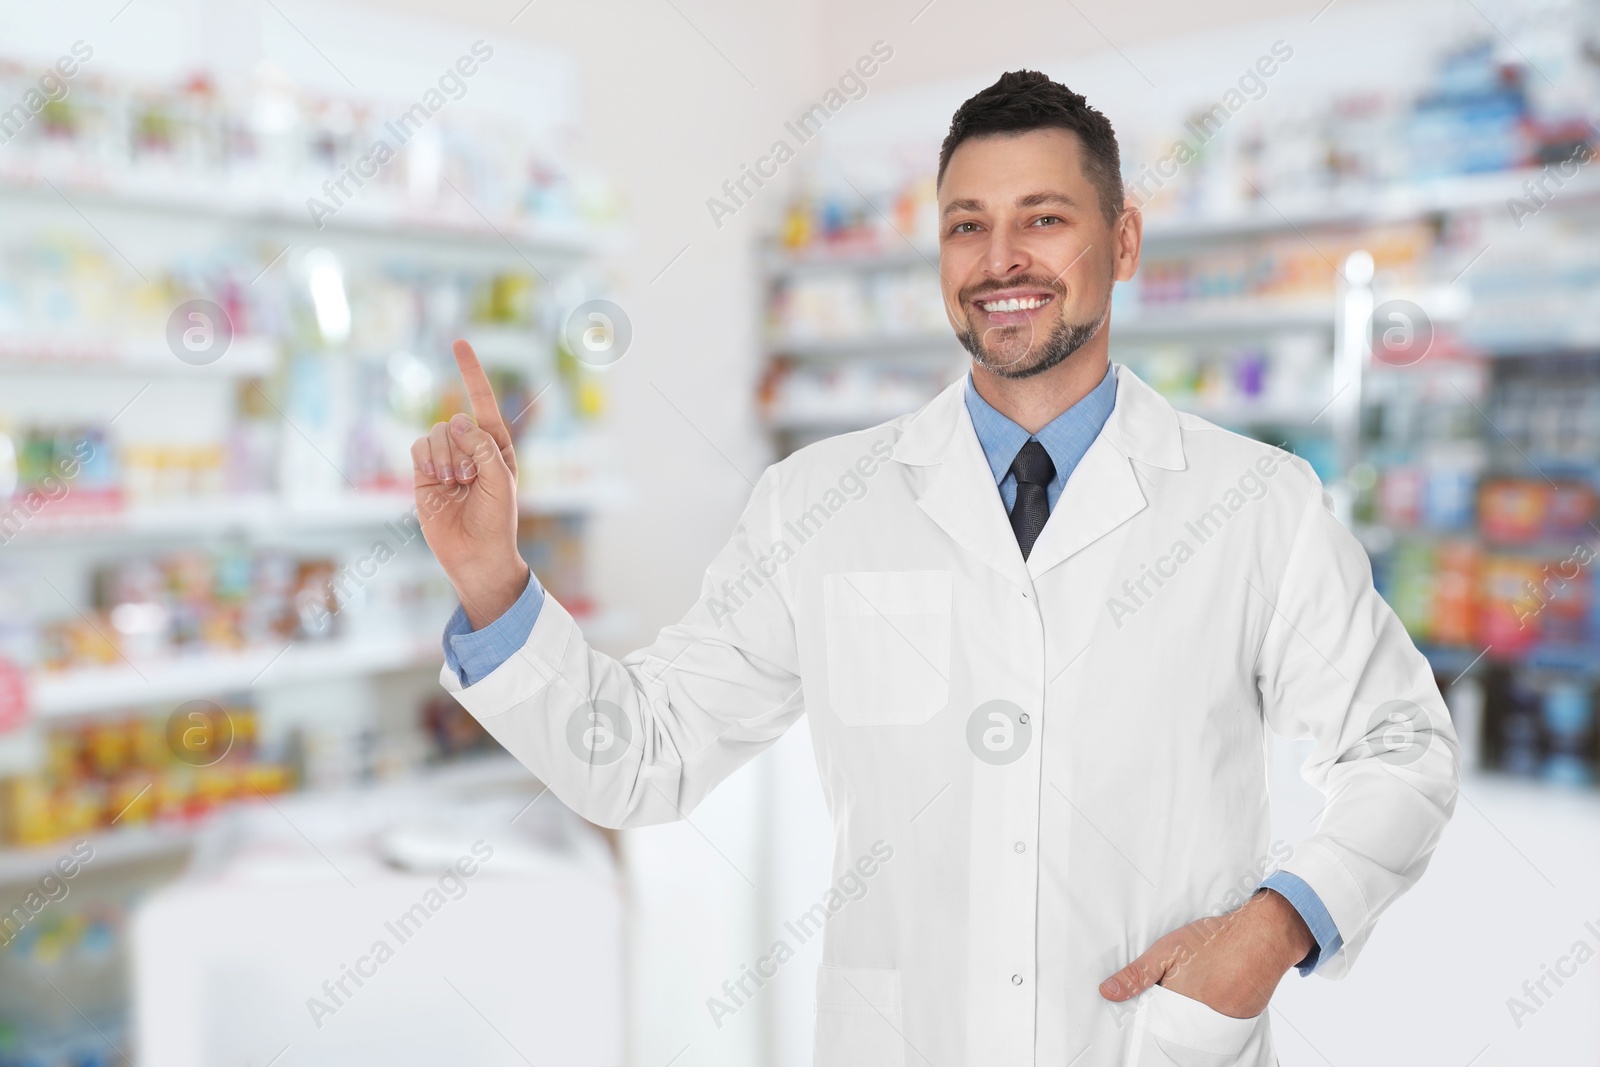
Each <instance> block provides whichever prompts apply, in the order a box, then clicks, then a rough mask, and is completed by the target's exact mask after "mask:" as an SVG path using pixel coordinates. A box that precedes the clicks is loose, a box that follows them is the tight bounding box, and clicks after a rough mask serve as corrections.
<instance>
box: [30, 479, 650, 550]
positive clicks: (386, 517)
mask: <svg viewBox="0 0 1600 1067" xmlns="http://www.w3.org/2000/svg"><path fill="white" fill-rule="evenodd" d="M627 499H628V493H627V490H626V488H625V487H624V486H623V484H622V483H620V482H617V481H605V482H595V483H592V484H584V483H573V484H569V485H559V484H552V485H548V486H543V487H538V486H536V487H534V488H533V489H532V490H530V491H527V492H524V493H523V494H522V495H521V497H520V499H519V501H518V504H519V507H520V509H521V511H522V513H523V514H524V515H568V514H586V513H589V512H594V511H600V510H604V509H607V508H613V507H616V506H618V505H620V504H622V503H623V502H625V501H626V500H627ZM71 500H72V498H71V497H70V496H68V497H65V498H64V499H63V502H62V503H61V504H60V505H52V504H47V505H46V506H45V507H44V508H43V509H41V510H40V511H39V512H38V513H37V514H35V515H33V516H32V517H31V518H30V519H29V520H28V521H26V522H25V523H22V524H21V525H20V526H18V527H17V528H16V529H15V530H14V532H11V533H10V536H9V537H8V539H7V540H6V542H5V543H6V544H8V545H18V546H36V547H37V546H50V547H53V546H55V545H59V544H61V543H63V542H66V541H93V540H107V539H120V538H126V537H164V536H178V537H190V536H208V535H213V534H220V533H231V532H237V533H249V534H260V535H285V534H296V533H309V532H322V531H340V530H360V529H363V528H367V527H391V526H392V527H393V528H394V529H395V530H396V531H397V533H398V532H400V531H402V529H403V528H404V526H405V524H407V523H413V522H415V511H416V503H415V499H414V497H413V496H412V494H411V493H409V492H372V493H352V494H350V495H348V496H343V497H330V498H328V499H325V500H302V499H296V498H293V497H284V496H282V495H280V494H276V493H254V494H235V495H222V496H215V497H199V498H191V499H175V500H165V501H152V502H150V503H141V504H135V505H132V506H129V507H125V508H98V507H84V508H78V509H76V510H74V509H73V508H71V507H70V506H69V504H68V503H67V502H68V501H71Z"/></svg>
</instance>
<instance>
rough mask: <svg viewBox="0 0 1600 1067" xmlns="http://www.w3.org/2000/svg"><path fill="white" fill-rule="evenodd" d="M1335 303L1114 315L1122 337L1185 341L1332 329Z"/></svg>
mask: <svg viewBox="0 0 1600 1067" xmlns="http://www.w3.org/2000/svg"><path fill="white" fill-rule="evenodd" d="M1334 311H1335V304H1334V301H1333V300H1332V299H1331V298H1330V299H1328V300H1325V301H1314V302H1313V301H1297V302H1292V303H1291V302H1282V303H1280V302H1275V301H1266V300H1252V301H1228V302H1223V301H1217V302H1215V303H1214V304H1213V303H1208V304H1206V305H1204V306H1200V307H1162V306H1161V305H1148V304H1147V305H1144V306H1142V307H1139V308H1138V309H1136V310H1133V311H1132V312H1131V313H1130V314H1128V315H1127V316H1126V317H1121V318H1119V317H1116V316H1115V315H1113V323H1112V325H1113V327H1114V328H1115V330H1116V336H1117V337H1118V338H1119V339H1121V338H1129V339H1133V338H1140V339H1144V338H1164V337H1173V338H1184V337H1192V336H1194V335H1196V334H1228V333H1260V332H1264V331H1269V330H1331V329H1332V328H1333V321H1334Z"/></svg>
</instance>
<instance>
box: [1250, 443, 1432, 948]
mask: <svg viewBox="0 0 1600 1067" xmlns="http://www.w3.org/2000/svg"><path fill="white" fill-rule="evenodd" d="M1297 466H1301V464H1300V463H1299V462H1297ZM1302 474H1303V475H1304V476H1305V477H1306V478H1307V479H1309V481H1310V482H1311V483H1312V485H1313V486H1314V488H1315V492H1314V493H1313V494H1312V497H1311V499H1310V500H1309V501H1308V502H1307V504H1306V506H1305V510H1304V512H1303V514H1302V516H1301V519H1300V523H1299V528H1298V530H1297V532H1296V534H1295V535H1294V542H1293V545H1292V547H1291V548H1290V551H1289V555H1288V559H1287V564H1286V566H1285V568H1284V572H1283V574H1282V577H1281V580H1280V581H1279V582H1278V584H1277V586H1276V587H1275V588H1262V589H1255V590H1253V591H1252V592H1251V593H1250V595H1251V596H1259V597H1262V598H1265V599H1266V600H1267V601H1268V605H1269V606H1268V608H1267V610H1269V611H1270V612H1271V618H1270V621H1269V622H1268V624H1267V629H1266V633H1265V636H1264V638H1263V641H1262V645H1261V649H1260V652H1259V655H1258V657H1257V675H1256V680H1257V685H1258V686H1259V689H1260V693H1261V700H1262V708H1263V712H1264V714H1265V716H1266V721H1267V724H1268V726H1269V728H1271V729H1272V730H1273V731H1274V732H1276V733H1278V734H1281V735H1283V736H1285V737H1289V738H1295V739H1305V738H1309V739H1310V740H1311V741H1312V743H1313V744H1312V748H1311V751H1310V755H1309V756H1308V757H1307V759H1306V761H1305V763H1304V764H1303V765H1302V767H1301V774H1302V775H1303V776H1304V777H1305V779H1306V781H1308V782H1309V783H1311V784H1312V785H1313V786H1315V787H1316V788H1317V789H1318V790H1320V791H1321V792H1322V794H1323V797H1324V800H1325V806H1324V808H1323V812H1322V816H1321V819H1320V821H1319V823H1318V825H1317V829H1316V832H1315V833H1313V834H1312V835H1311V836H1310V837H1309V838H1307V839H1306V840H1305V841H1303V842H1301V844H1300V845H1299V847H1298V848H1296V849H1295V851H1294V853H1293V855H1292V856H1291V857H1290V858H1289V859H1288V860H1287V861H1286V862H1285V863H1284V864H1283V866H1282V870H1284V871H1287V872H1289V873H1290V874H1293V875H1295V876H1297V877H1299V878H1300V879H1302V880H1303V881H1304V882H1305V883H1306V884H1307V885H1308V886H1310V887H1311V889H1312V890H1313V891H1314V892H1315V893H1316V895H1317V897H1318V898H1320V900H1321V901H1322V902H1323V904H1324V905H1325V906H1326V908H1327V910H1328V912H1329V914H1330V915H1331V916H1332V918H1333V921H1334V923H1335V925H1337V927H1338V930H1339V935H1340V937H1341V939H1342V943H1341V944H1340V946H1339V948H1338V950H1337V951H1336V952H1334V953H1333V955H1332V957H1331V958H1329V959H1326V960H1320V961H1319V966H1318V968H1317V973H1318V974H1321V975H1324V976H1326V977H1330V978H1340V977H1343V976H1344V975H1345V974H1346V973H1347V972H1348V971H1349V968H1350V966H1351V964H1352V963H1353V962H1354V960H1355V958H1356V956H1357V955H1359V954H1360V952H1361V950H1362V948H1363V947H1364V946H1365V945H1366V942H1367V938H1368V937H1369V936H1370V934H1371V932H1372V928H1373V924H1374V923H1375V922H1376V920H1377V918H1378V916H1379V915H1381V914H1382V913H1383V911H1384V910H1385V909H1386V908H1388V906H1389V905H1390V904H1392V903H1393V902H1394V900H1395V898H1396V897H1398V896H1399V895H1400V894H1401V893H1403V892H1405V891H1406V890H1407V889H1409V888H1410V887H1411V886H1412V885H1413V884H1415V883H1416V881H1417V879H1418V878H1420V877H1421V876H1422V872H1423V870H1424V869H1425V868H1426V867H1427V865H1428V860H1429V857H1430V856H1431V855H1432V853H1433V849H1434V846H1435V845H1437V844H1438V841H1439V837H1440V834H1441V833H1442V832H1443V831H1444V827H1445V824H1446V823H1447V822H1448V821H1449V819H1450V815H1451V813H1452V812H1453V811H1454V809H1455V802H1456V789H1457V784H1458V780H1459V775H1460V749H1459V747H1458V745H1457V743H1456V735H1455V730H1454V728H1453V727H1452V726H1451V723H1450V716H1449V712H1448V710H1447V709H1446V707H1445V704H1444V700H1443V698H1442V697H1441V696H1440V694H1439V687H1438V685H1437V684H1436V683H1435V681H1434V678H1433V671H1432V669H1431V668H1430V667H1429V665H1428V661H1427V659H1426V658H1424V657H1423V655H1422V654H1421V653H1420V652H1418V651H1417V648H1416V646H1415V645H1414V644H1413V643H1412V642H1411V638H1410V636H1409V635H1407V633H1406V632H1405V629H1404V627H1402V625H1401V623H1400V620H1399V619H1398V618H1396V616H1395V613H1394V611H1393V610H1392V609H1390V607H1389V605H1388V604H1387V603H1385V602H1384V600H1383V598H1382V597H1380V596H1379V595H1378V592H1377V590H1376V589H1375V588H1374V587H1373V584H1372V570H1371V565H1370V563H1369V562H1368V559H1367V555H1366V552H1365V550H1364V549H1363V548H1362V547H1361V544H1360V542H1359V541H1357V540H1356V538H1355V537H1354V536H1353V535H1352V534H1351V533H1350V531H1348V530H1346V529H1345V528H1344V526H1342V525H1341V524H1340V523H1339V521H1338V520H1337V519H1336V518H1335V517H1334V515H1333V512H1332V501H1331V499H1330V498H1329V497H1328V496H1327V494H1326V493H1325V492H1324V491H1322V487H1321V484H1320V483H1319V482H1317V481H1316V477H1315V475H1314V474H1311V473H1310V471H1309V468H1304V469H1303V470H1302Z"/></svg>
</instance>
